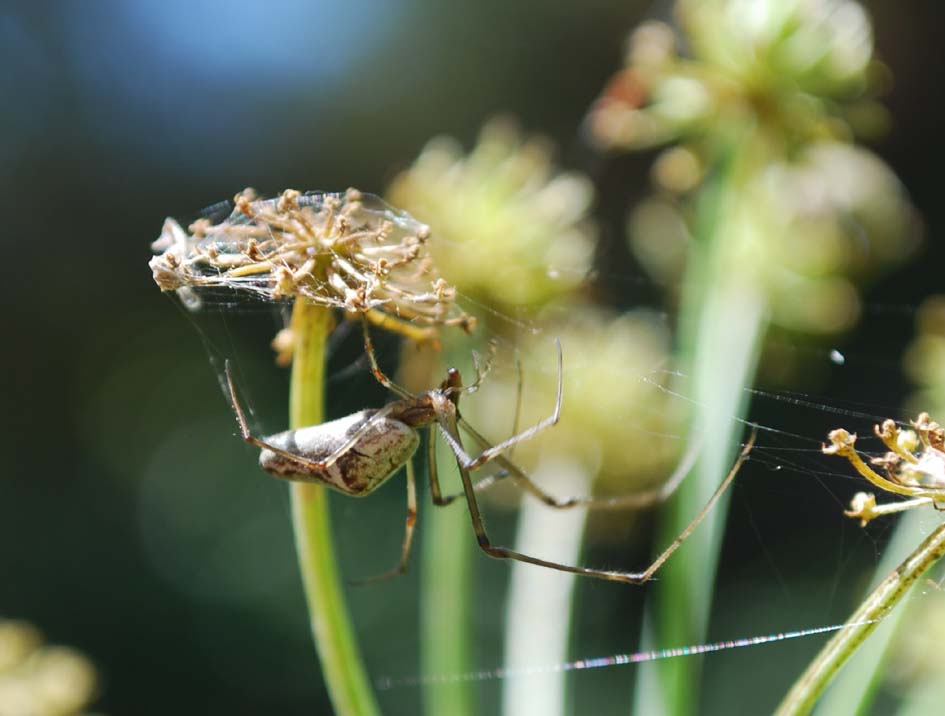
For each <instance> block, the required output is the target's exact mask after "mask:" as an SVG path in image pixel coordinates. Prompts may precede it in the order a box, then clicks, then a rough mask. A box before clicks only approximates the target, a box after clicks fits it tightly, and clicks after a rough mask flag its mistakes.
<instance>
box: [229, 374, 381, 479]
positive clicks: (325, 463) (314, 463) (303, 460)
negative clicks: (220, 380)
mask: <svg viewBox="0 0 945 716" xmlns="http://www.w3.org/2000/svg"><path fill="white" fill-rule="evenodd" d="M225 370H226V383H227V387H228V388H229V390H230V401H231V402H232V403H233V412H235V413H236V422H237V423H238V424H239V428H240V435H241V436H242V438H243V440H245V441H246V442H248V443H249V444H250V445H255V446H256V447H258V448H260V449H261V450H269V451H271V452H274V453H275V454H276V455H279V456H281V457H284V458H285V459H286V460H291V461H292V462H294V463H295V464H297V465H300V466H301V467H304V468H305V469H307V470H309V471H312V472H325V471H326V470H328V469H329V468H330V467H331V466H332V465H334V464H335V463H336V462H337V461H338V458H340V457H341V456H342V455H344V454H345V453H346V452H348V451H349V450H350V449H351V447H352V446H353V445H354V444H355V443H356V442H358V440H360V439H361V437H362V436H363V435H364V434H365V433H366V432H367V431H368V430H370V428H371V426H372V425H373V424H374V423H375V422H376V421H377V420H380V419H381V418H383V417H385V416H386V415H388V414H389V413H391V412H392V411H393V410H394V409H395V408H396V407H397V403H389V404H388V405H385V406H384V407H383V408H381V409H380V410H378V411H377V412H376V413H374V414H373V415H372V416H371V417H370V418H369V419H368V420H366V421H365V422H364V424H363V425H361V426H360V427H359V428H358V429H357V430H355V431H354V432H353V433H352V434H351V437H349V438H348V439H347V440H346V441H345V442H344V443H343V444H341V445H340V446H339V447H337V448H336V449H335V450H334V451H333V452H332V453H331V454H330V455H328V456H327V457H326V458H324V459H323V460H311V459H309V458H307V457H305V456H303V455H298V454H296V453H293V452H290V451H288V450H284V449H283V448H280V447H276V446H275V445H272V444H270V443H267V442H266V441H265V440H260V439H259V438H257V437H255V436H254V435H253V434H252V432H251V431H250V429H249V424H248V423H247V422H246V416H245V415H244V413H243V408H242V406H241V405H240V402H239V400H238V399H237V397H236V386H235V385H234V384H233V373H232V371H231V370H230V362H229V361H227V362H226V367H225Z"/></svg>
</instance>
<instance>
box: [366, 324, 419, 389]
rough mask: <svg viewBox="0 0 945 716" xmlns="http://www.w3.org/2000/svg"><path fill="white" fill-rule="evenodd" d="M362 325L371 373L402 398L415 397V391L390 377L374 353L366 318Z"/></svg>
mask: <svg viewBox="0 0 945 716" xmlns="http://www.w3.org/2000/svg"><path fill="white" fill-rule="evenodd" d="M361 327H362V328H363V329H364V352H365V354H366V355H367V357H368V360H369V361H370V362H371V373H372V374H373V375H374V378H375V380H377V382H378V383H380V384H381V385H383V386H384V387H385V388H387V389H388V390H389V391H391V392H392V393H394V394H396V395H399V396H400V397H401V398H407V399H412V398H413V397H414V395H413V393H411V392H410V391H409V390H407V389H406V388H404V387H401V386H399V385H397V383H395V382H394V381H392V380H391V379H390V378H388V377H387V376H386V375H385V374H384V372H383V371H382V370H381V368H380V366H379V365H378V364H377V355H375V353H374V343H373V342H372V341H371V332H370V330H369V329H368V324H367V321H366V320H362V321H361Z"/></svg>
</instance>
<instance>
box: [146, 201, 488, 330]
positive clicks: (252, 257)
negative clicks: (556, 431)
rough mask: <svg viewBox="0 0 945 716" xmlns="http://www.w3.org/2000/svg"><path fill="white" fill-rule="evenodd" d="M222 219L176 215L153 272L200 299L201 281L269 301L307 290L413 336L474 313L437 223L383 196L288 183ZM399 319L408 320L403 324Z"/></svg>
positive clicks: (466, 323)
mask: <svg viewBox="0 0 945 716" xmlns="http://www.w3.org/2000/svg"><path fill="white" fill-rule="evenodd" d="M234 204H235V208H234V210H233V212H232V213H231V214H230V215H229V216H228V217H227V218H225V219H224V220H223V221H221V222H220V223H216V224H214V223H212V222H211V221H209V220H207V219H201V220H198V221H196V222H194V223H193V224H191V226H190V227H189V228H188V231H184V230H183V229H182V228H181V226H180V225H179V224H178V223H177V222H176V221H174V220H173V219H168V220H167V221H166V222H165V224H164V229H163V231H162V233H161V236H160V238H159V239H158V240H157V241H155V242H154V244H153V245H152V248H153V249H154V251H157V252H160V253H159V254H158V255H157V256H155V257H154V258H152V259H151V262H150V266H151V269H152V271H153V273H154V280H155V282H156V283H157V284H158V286H160V287H161V289H162V290H164V291H177V292H178V293H179V294H180V295H181V297H182V298H183V299H184V300H185V303H187V304H188V305H190V306H199V305H200V298H199V289H201V288H206V287H225V288H229V289H235V290H240V291H247V292H250V293H252V294H256V295H258V296H261V297H263V298H266V299H270V300H280V299H286V298H295V297H304V298H305V299H308V300H309V301H312V302H313V303H316V304H318V305H322V306H326V307H330V308H340V309H343V310H344V311H346V312H348V313H352V314H360V315H364V316H366V317H367V318H368V319H369V320H372V321H373V322H375V323H379V324H381V325H383V326H385V327H388V328H393V329H394V330H401V332H404V333H407V334H410V335H414V336H415V337H416V332H417V329H420V330H423V329H424V328H427V329H432V328H433V327H435V326H440V325H460V326H462V327H463V328H465V329H467V330H470V329H471V328H472V319H471V318H470V317H469V316H467V315H465V314H464V313H461V312H459V311H458V310H457V309H456V308H455V304H454V299H455V296H456V291H455V289H454V288H453V287H452V286H450V285H448V284H447V283H446V282H445V281H444V280H443V279H442V278H440V277H439V276H438V274H437V273H436V271H435V270H434V266H433V262H432V260H431V259H430V257H429V255H428V250H427V242H428V240H429V238H430V230H429V228H428V227H427V226H425V225H423V224H421V223H420V222H418V221H416V220H415V219H414V218H413V217H411V216H410V215H409V214H407V213H405V212H402V211H397V210H395V209H393V208H392V207H390V206H388V205H387V204H385V203H384V202H383V201H381V200H380V199H378V198H377V197H374V196H370V195H366V194H362V193H361V192H359V191H357V190H354V189H349V190H348V191H347V192H346V193H344V194H331V193H328V194H326V193H306V194H302V193H300V192H298V191H295V190H291V189H290V190H286V191H285V192H283V193H282V195H281V196H280V197H278V198H276V199H258V198H257V197H256V196H255V194H254V193H253V192H252V190H249V189H248V190H246V191H244V192H242V193H240V194H238V195H237V196H236V198H235V200H234ZM398 326H399V327H400V328H398Z"/></svg>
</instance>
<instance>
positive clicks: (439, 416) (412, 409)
mask: <svg viewBox="0 0 945 716" xmlns="http://www.w3.org/2000/svg"><path fill="white" fill-rule="evenodd" d="M362 325H363V328H364V348H365V353H366V355H367V357H368V360H369V361H370V364H371V372H372V373H373V374H374V377H375V378H376V379H377V381H378V382H379V383H380V384H381V385H383V386H384V387H385V388H387V389H388V390H390V391H391V392H392V393H394V394H395V395H396V396H398V399H397V400H394V401H393V402H391V403H388V404H387V405H385V406H384V407H383V408H380V409H370V408H369V409H366V410H361V411H358V412H357V413H353V414H351V415H349V416H347V417H344V418H339V419H338V420H332V421H330V422H327V423H322V424H321V425H313V426H309V427H304V428H298V429H296V430H286V431H285V432H281V433H276V434H275V435H270V436H268V437H265V438H257V437H255V436H253V434H252V433H251V432H250V429H249V425H248V423H247V421H246V417H245V415H244V413H243V409H242V408H241V407H240V404H239V401H238V400H237V397H236V389H235V386H234V383H233V376H232V374H231V372H230V369H229V364H227V368H226V376H227V383H228V386H229V391H230V397H231V399H232V402H233V409H234V411H235V413H236V419H237V422H238V423H239V428H240V434H241V435H242V437H243V440H245V441H246V442H248V443H250V444H252V445H255V446H256V447H258V448H260V449H261V451H262V452H261V453H260V455H259V464H260V466H261V467H262V469H263V470H265V471H266V472H268V473H269V474H270V475H273V476H275V477H280V478H283V479H286V480H293V481H301V482H317V483H319V484H322V485H324V486H326V487H330V488H332V489H334V490H337V491H339V492H342V493H344V494H346V495H351V496H353V497H364V496H366V495H369V494H371V493H372V492H373V491H374V490H376V489H377V488H378V487H379V486H380V485H382V484H383V483H384V482H386V481H387V480H388V479H389V478H390V477H392V476H393V475H394V474H395V473H396V472H398V471H399V470H400V468H401V467H405V468H406V475H407V518H406V526H405V530H404V540H403V545H402V548H401V555H400V561H399V562H398V564H397V566H396V567H394V568H393V569H391V570H390V571H388V572H385V573H383V574H381V575H377V576H376V577H372V578H370V579H368V580H362V581H376V580H380V579H386V578H388V577H393V576H396V575H399V574H402V573H403V572H404V571H405V570H406V568H407V562H408V559H409V556H410V547H411V543H412V540H413V530H414V525H415V524H416V520H417V495H416V481H415V478H414V471H413V465H412V461H411V458H412V457H413V454H414V452H416V450H417V447H418V446H419V444H420V435H419V433H418V431H419V430H420V429H422V428H426V429H427V431H428V440H427V469H428V474H429V476H430V492H431V494H432V499H433V504H434V505H437V506H444V505H448V504H450V503H451V502H453V501H454V500H455V499H457V498H459V497H465V499H466V504H467V506H468V509H469V516H470V518H471V520H472V526H473V530H474V531H475V533H476V539H477V541H478V543H479V547H480V548H481V549H482V550H483V551H484V552H485V553H486V554H488V555H489V556H490V557H495V558H497V559H514V560H518V561H520V562H527V563H528V564H534V565H537V566H539V567H546V568H549V569H556V570H559V571H562V572H571V573H573V574H578V575H582V576H585V577H594V578H597V579H604V580H609V581H614V582H624V583H627V584H642V583H644V582H647V581H649V580H650V579H651V578H652V577H653V575H654V574H655V573H656V571H657V570H658V569H659V568H660V567H661V566H662V565H663V563H664V562H665V561H666V560H667V559H669V557H670V556H671V555H672V554H673V552H675V551H676V550H677V549H678V548H679V547H680V545H682V543H683V542H684V541H685V540H686V539H687V538H688V537H689V535H691V534H692V532H693V531H694V530H695V529H696V527H698V526H699V523H700V522H701V521H702V520H703V519H704V518H705V516H706V515H707V514H708V513H709V511H710V510H711V509H712V508H713V507H714V506H715V503H716V502H717V501H718V499H719V498H720V497H721V496H722V493H723V492H725V490H726V489H727V488H728V486H729V485H730V484H731V483H732V481H733V480H734V479H735V475H736V474H737V473H738V470H739V469H740V468H741V465H742V463H743V462H744V461H745V460H746V459H747V457H748V453H749V452H750V450H751V448H752V446H753V444H754V437H755V436H754V434H752V436H751V437H750V439H749V440H748V442H747V443H746V444H745V446H744V448H743V449H742V451H741V453H740V454H739V456H738V459H737V460H736V462H735V464H734V465H733V467H732V469H731V470H730V471H729V473H728V475H726V477H725V479H724V480H723V481H722V482H721V483H720V484H719V486H718V487H717V488H716V490H715V492H714V493H713V494H712V496H711V497H710V498H709V500H708V502H706V504H705V506H704V507H703V508H702V510H700V511H699V513H698V514H697V515H696V516H695V518H693V520H692V522H690V523H689V525H688V526H687V527H686V529H685V530H683V531H682V532H681V533H680V535H679V536H678V537H676V539H674V540H673V541H672V542H671V543H670V545H669V546H668V547H667V548H666V549H665V550H663V552H662V553H660V555H659V556H658V557H657V558H656V559H655V560H654V561H653V562H652V564H650V565H649V566H648V567H646V568H645V569H644V570H642V571H640V572H620V571H611V570H601V569H591V568H588V567H578V566H573V565H567V564H560V563H558V562H551V561H548V560H545V559H539V558H537V557H533V556H531V555H527V554H522V553H520V552H516V551H513V550H511V549H508V548H507V547H501V546H498V545H495V544H493V543H492V541H491V540H490V539H489V537H488V535H487V534H486V529H485V526H484V525H483V521H482V516H481V513H480V510H479V503H478V501H477V499H476V492H477V491H479V490H481V489H484V488H486V487H488V486H490V485H492V484H494V483H495V482H496V481H497V480H496V477H495V476H489V477H486V478H484V479H482V480H480V481H479V482H478V483H474V482H473V480H472V477H471V476H470V472H471V471H472V470H475V469H477V468H479V467H481V466H483V465H485V464H486V463H488V462H495V463H496V464H497V465H499V466H500V467H501V468H502V473H501V475H500V477H508V478H510V479H511V480H513V481H514V482H515V483H516V484H517V485H518V486H519V487H520V488H522V489H524V490H525V491H527V492H529V493H530V494H532V495H533V496H534V497H537V498H538V499H540V500H541V501H542V502H544V503H545V504H546V505H548V506H549V507H553V508H556V509H568V508H571V507H575V506H577V505H586V506H588V507H603V508H605V509H614V508H622V507H628V508H640V507H645V506H648V505H651V504H654V503H656V502H660V501H662V500H665V499H666V498H667V497H669V495H671V494H672V492H673V491H674V490H675V488H676V487H678V485H679V483H680V482H681V479H682V477H684V476H685V474H686V472H688V469H687V470H683V471H681V472H678V473H677V474H678V478H671V479H670V480H669V481H668V482H667V483H666V485H664V486H663V487H662V488H659V489H657V490H652V491H648V492H642V493H635V494H631V495H626V496H623V497H610V498H590V497H573V498H568V499H564V500H559V499H556V498H555V497H553V496H551V495H549V494H548V493H546V492H545V491H544V490H542V489H541V488H540V487H539V486H538V485H536V484H535V483H534V481H532V479H531V478H530V477H529V476H528V474H527V473H526V472H525V471H524V470H523V469H522V468H520V467H518V466H517V465H516V464H515V463H513V462H512V461H511V460H509V459H508V458H507V457H506V456H505V455H503V453H505V452H506V451H508V450H509V449H510V448H512V447H513V446H514V445H516V444H518V443H520V442H523V441H525V440H530V439H531V438H533V437H535V435H537V434H538V433H540V432H541V431H543V430H545V429H546V428H549V427H551V426H553V425H554V424H555V423H557V422H558V419H559V417H560V414H561V401H562V393H563V370H562V356H561V345H560V343H558V342H557V341H556V342H555V343H556V345H557V350H558V387H557V396H556V399H555V406H554V410H553V412H552V413H551V415H549V416H548V417H546V418H545V419H543V420H541V421H539V422H538V423H536V424H535V425H533V426H532V427H530V428H528V429H526V430H523V431H522V432H519V433H517V434H515V435H513V436H512V437H510V438H508V439H506V440H503V441H502V442H500V443H496V444H494V445H493V444H490V443H489V442H488V441H487V440H486V439H485V437H483V436H482V435H481V434H480V433H479V432H478V431H477V430H475V429H474V428H473V427H472V426H471V425H470V424H469V423H468V422H466V420H464V419H463V417H462V416H461V415H460V412H459V398H460V396H461V395H463V394H468V393H473V392H475V391H476V390H477V389H478V388H479V385H480V383H481V382H482V380H483V378H484V376H485V373H486V372H488V366H487V369H486V370H482V367H481V366H480V363H479V359H478V356H476V355H475V354H474V355H473V358H474V362H475V365H476V380H475V381H473V383H471V384H470V385H468V386H464V385H463V383H462V378H461V377H460V373H459V371H458V370H456V369H455V368H450V369H449V370H448V371H447V374H446V378H445V380H444V381H443V382H442V383H441V384H440V386H439V387H438V388H435V389H433V390H429V391H427V392H425V393H421V394H419V395H414V394H413V393H411V392H410V391H408V390H407V389H406V388H403V387H401V386H399V385H397V384H396V383H395V382H393V381H392V380H391V379H390V378H388V377H387V376H386V375H385V374H384V373H383V372H382V371H381V369H380V367H379V366H378V363H377V358H376V356H375V354H374V347H373V344H372V342H371V337H370V334H369V332H368V328H367V324H366V323H363V324H362ZM460 428H462V430H463V432H465V433H466V434H467V435H469V437H470V438H472V440H473V441H474V442H476V443H477V444H478V445H479V449H480V450H481V452H480V453H479V455H477V456H476V457H472V456H471V455H469V453H467V452H466V448H465V447H464V446H463V439H462V437H461V435H460ZM436 430H439V432H440V434H441V435H442V436H443V439H444V440H445V441H446V444H447V445H448V446H449V448H450V450H451V451H452V452H453V455H454V456H455V458H456V465H457V468H458V469H459V474H460V477H461V479H462V484H463V492H462V493H459V494H456V495H443V494H442V492H441V490H440V483H439V478H438V475H437V469H436V460H435V457H434V450H435V443H434V440H433V438H434V433H435V431H436Z"/></svg>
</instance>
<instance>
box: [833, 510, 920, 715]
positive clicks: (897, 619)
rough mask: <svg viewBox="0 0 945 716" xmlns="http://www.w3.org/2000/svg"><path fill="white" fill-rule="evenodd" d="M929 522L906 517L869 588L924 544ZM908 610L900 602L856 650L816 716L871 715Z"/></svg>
mask: <svg viewBox="0 0 945 716" xmlns="http://www.w3.org/2000/svg"><path fill="white" fill-rule="evenodd" d="M926 518H927V515H924V514H922V513H921V512H913V513H911V514H907V515H903V517H902V519H900V520H899V524H898V525H896V529H895V531H894V533H893V537H892V539H891V540H890V541H889V544H887V545H886V549H885V550H884V551H883V558H882V560H881V561H880V563H879V564H878V565H877V566H876V570H875V571H874V576H873V580H872V583H871V584H870V585H869V586H870V588H871V589H875V588H876V586H877V585H878V584H879V583H880V582H881V581H882V579H883V578H884V577H885V576H886V575H887V574H889V572H890V571H891V570H892V569H894V568H895V567H896V565H897V564H899V562H901V561H902V560H903V559H905V557H906V555H908V554H909V552H910V551H911V550H912V549H914V547H915V545H916V544H918V543H919V542H920V541H921V540H922V537H923V536H924V535H925V533H926V532H927V530H928V520H927V519H926ZM906 606H907V605H906V604H905V603H902V602H900V604H899V606H898V607H896V608H895V609H893V611H892V612H890V613H889V615H888V616H885V617H883V621H882V622H881V623H880V624H878V625H877V626H876V631H874V632H873V634H872V635H871V636H870V638H869V639H867V640H866V642H865V643H863V644H862V645H861V646H860V647H859V648H858V649H857V650H856V653H855V654H853V656H852V657H851V658H850V661H849V663H848V664H847V667H846V668H845V669H843V670H841V671H840V673H839V674H838V675H837V678H836V679H835V680H834V682H833V683H832V684H831V686H830V688H829V689H828V690H827V693H826V694H824V697H823V698H822V699H821V700H820V703H818V704H817V709H816V711H815V713H816V714H817V716H850V714H867V713H870V712H871V711H872V709H871V704H872V701H873V698H874V696H875V694H876V691H877V688H878V686H879V685H880V683H881V682H882V681H883V678H884V677H885V668H884V664H886V652H887V650H888V648H889V645H890V642H891V641H892V640H893V638H894V637H895V635H896V630H897V628H898V626H899V624H900V623H901V622H902V621H903V617H904V616H905V615H906V613H907V609H906V608H905V607H906Z"/></svg>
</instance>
